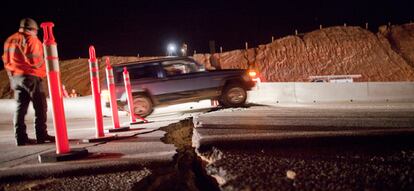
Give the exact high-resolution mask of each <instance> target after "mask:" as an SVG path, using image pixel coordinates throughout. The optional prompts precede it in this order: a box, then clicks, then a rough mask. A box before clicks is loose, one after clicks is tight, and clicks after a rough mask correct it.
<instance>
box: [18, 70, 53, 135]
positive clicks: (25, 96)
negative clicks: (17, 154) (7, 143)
mask: <svg viewBox="0 0 414 191" xmlns="http://www.w3.org/2000/svg"><path fill="white" fill-rule="evenodd" d="M10 82H11V83H10V86H11V88H12V89H13V90H14V99H15V100H16V104H17V105H16V111H15V113H14V119H13V125H14V130H15V135H16V139H17V140H25V139H27V133H26V124H25V122H24V118H25V115H26V113H27V109H28V107H29V103H30V101H32V103H33V108H34V110H35V130H36V138H37V139H38V140H39V139H42V138H44V137H45V136H46V135H47V129H46V128H47V126H46V120H47V115H46V112H47V103H46V94H45V91H44V87H43V85H42V79H41V78H39V77H36V76H30V75H21V76H12V77H11V79H10Z"/></svg>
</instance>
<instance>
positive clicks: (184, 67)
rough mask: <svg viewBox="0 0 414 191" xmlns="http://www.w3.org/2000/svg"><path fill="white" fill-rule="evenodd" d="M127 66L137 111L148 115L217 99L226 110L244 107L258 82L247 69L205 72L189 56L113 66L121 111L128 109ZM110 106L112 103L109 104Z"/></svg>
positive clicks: (135, 110) (201, 66) (142, 114)
mask: <svg viewBox="0 0 414 191" xmlns="http://www.w3.org/2000/svg"><path fill="white" fill-rule="evenodd" d="M124 67H127V69H128V72H129V76H130V80H131V89H132V96H133V97H134V107H135V108H134V112H135V113H136V114H139V115H141V116H147V115H149V114H151V112H152V111H153V107H155V106H159V105H171V104H177V103H184V102H190V101H200V100H203V99H217V100H218V101H219V103H220V104H221V105H222V106H224V107H238V106H243V105H244V104H245V102H246V98H247V93H246V91H247V90H250V89H251V88H252V87H253V86H254V85H255V82H254V81H252V79H251V78H250V76H249V74H248V71H247V70H241V69H229V70H211V71H208V70H205V68H204V66H203V65H201V64H199V63H197V62H196V61H194V60H193V59H192V58H189V57H167V58H162V59H156V60H147V61H141V62H128V63H122V64H117V65H114V66H113V70H114V78H115V86H116V96H117V100H118V104H119V106H120V107H121V108H127V107H126V106H127V105H126V103H127V98H126V93H125V88H124V81H123V73H122V72H123V68H124ZM107 105H109V104H107Z"/></svg>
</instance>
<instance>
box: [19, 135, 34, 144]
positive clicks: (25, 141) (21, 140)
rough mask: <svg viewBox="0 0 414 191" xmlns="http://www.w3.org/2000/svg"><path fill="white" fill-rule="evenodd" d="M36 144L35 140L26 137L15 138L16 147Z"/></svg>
mask: <svg viewBox="0 0 414 191" xmlns="http://www.w3.org/2000/svg"><path fill="white" fill-rule="evenodd" d="M34 144H36V140H34V139H29V138H28V137H27V136H26V137H16V145H17V146H23V145H34Z"/></svg>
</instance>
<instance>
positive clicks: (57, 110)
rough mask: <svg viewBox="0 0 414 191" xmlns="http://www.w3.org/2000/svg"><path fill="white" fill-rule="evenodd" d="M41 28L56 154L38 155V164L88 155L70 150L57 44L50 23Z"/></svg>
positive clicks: (83, 151) (80, 150)
mask: <svg viewBox="0 0 414 191" xmlns="http://www.w3.org/2000/svg"><path fill="white" fill-rule="evenodd" d="M40 26H41V27H42V28H43V49H44V53H45V58H46V60H45V64H46V71H47V80H48V85H49V94H50V99H51V101H52V112H53V125H54V128H55V134H56V152H49V153H45V154H41V155H39V162H41V163H42V162H58V161H65V160H72V159H76V158H80V157H85V156H87V155H88V151H87V150H86V149H84V148H80V149H72V150H71V149H70V148H69V141H68V135H67V129H66V119H65V110H64V107H63V95H62V88H61V87H62V84H61V81H60V71H59V57H58V51H57V44H56V41H55V37H54V36H53V30H52V28H53V26H54V24H53V23H52V22H46V23H42V24H41V25H40Z"/></svg>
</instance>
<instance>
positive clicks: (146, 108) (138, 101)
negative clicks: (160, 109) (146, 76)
mask: <svg viewBox="0 0 414 191" xmlns="http://www.w3.org/2000/svg"><path fill="white" fill-rule="evenodd" d="M152 111H153V106H152V102H151V99H150V98H149V97H148V96H145V95H138V96H135V97H134V113H135V114H137V115H139V116H141V117H146V116H148V115H150V114H151V113H152Z"/></svg>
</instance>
